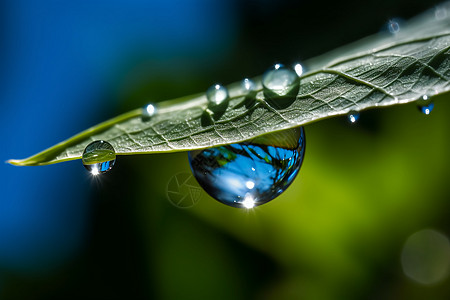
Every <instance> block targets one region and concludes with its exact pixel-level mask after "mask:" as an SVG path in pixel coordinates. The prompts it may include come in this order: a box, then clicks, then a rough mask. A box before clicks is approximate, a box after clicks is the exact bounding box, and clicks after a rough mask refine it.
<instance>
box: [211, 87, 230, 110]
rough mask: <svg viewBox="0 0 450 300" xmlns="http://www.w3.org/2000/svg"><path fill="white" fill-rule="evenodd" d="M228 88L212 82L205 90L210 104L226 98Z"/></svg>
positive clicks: (217, 103) (218, 103) (219, 102)
mask: <svg viewBox="0 0 450 300" xmlns="http://www.w3.org/2000/svg"><path fill="white" fill-rule="evenodd" d="M228 97H229V95H228V89H227V88H226V87H224V86H223V85H220V84H214V85H212V86H211V87H209V89H208V90H207V91H206V98H207V99H208V102H209V103H210V104H212V105H220V104H221V103H223V102H224V101H226V100H228Z"/></svg>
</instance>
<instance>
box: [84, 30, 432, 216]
mask: <svg viewBox="0 0 450 300" xmlns="http://www.w3.org/2000/svg"><path fill="white" fill-rule="evenodd" d="M389 26H391V27H395V28H397V27H396V26H397V25H395V24H391V23H389ZM396 30H397V29H396ZM303 72H304V69H303V66H302V65H301V64H299V63H297V64H295V65H294V66H293V68H289V67H285V66H284V65H282V64H275V65H274V66H272V67H271V68H270V69H269V70H267V71H266V72H265V73H264V74H263V77H262V80H261V83H262V87H263V91H264V93H265V95H266V97H269V96H270V97H272V98H276V97H280V98H282V97H285V96H286V94H287V93H288V92H289V91H291V90H292V88H294V90H296V91H298V85H299V77H300V76H301V75H302V73H303ZM256 89H257V85H256V83H255V82H254V81H253V80H251V79H249V78H245V79H243V80H242V82H241V92H242V93H243V95H249V94H250V93H253V92H255V91H256ZM266 93H267V94H266ZM295 94H296V93H295ZM206 98H207V100H208V107H210V108H211V109H212V110H213V109H214V108H215V107H219V106H221V105H223V104H224V103H225V104H226V103H227V101H228V100H229V98H230V96H229V92H228V89H227V88H226V87H225V86H223V85H221V84H214V85H212V86H211V87H210V88H209V89H208V90H207V91H206ZM275 100H276V99H275ZM418 102H419V103H418V108H419V110H420V111H421V112H422V113H424V114H426V115H428V114H430V112H431V111H432V110H433V107H434V104H433V102H431V101H430V99H429V96H428V95H424V96H423V97H422V98H421V99H420V100H419V101H418ZM206 110H207V112H208V113H211V114H213V113H214V112H213V111H211V110H210V109H209V108H207V109H206ZM157 112H158V109H157V106H156V105H155V104H153V103H149V104H147V105H146V106H144V108H143V109H142V120H143V121H148V120H150V119H151V118H152V117H153V116H154V115H155V114H157ZM359 118H360V113H359V112H357V111H350V112H349V113H348V114H347V119H348V121H349V122H350V123H356V122H357V121H358V120H359ZM284 132H285V134H286V132H288V135H289V137H291V139H292V138H293V140H295V141H296V143H295V144H293V145H289V146H286V145H282V146H281V145H277V144H275V145H274V144H269V145H267V144H264V143H263V144H261V143H258V142H257V141H255V142H253V141H250V142H243V143H237V144H229V145H224V146H220V147H214V148H208V149H203V150H194V151H189V152H188V159H189V164H190V167H191V170H192V173H193V175H194V177H195V178H196V180H197V182H198V183H199V185H200V186H201V187H202V188H203V189H204V190H205V191H206V192H207V193H208V194H209V195H210V196H211V197H212V198H214V199H216V200H217V201H219V202H221V203H223V204H226V205H229V206H232V207H237V208H246V209H250V208H253V207H255V206H258V205H261V204H264V203H267V202H269V201H271V200H273V199H274V198H276V197H278V196H279V195H280V194H281V193H283V192H284V191H285V190H286V189H287V188H288V186H289V185H290V184H291V183H292V182H293V181H294V179H295V177H296V176H297V174H298V173H299V170H300V167H301V165H302V162H303V158H304V154H305V131H304V129H303V127H298V128H293V129H288V130H286V131H284ZM284 137H285V135H284V136H283V138H284ZM275 140H276V139H275ZM115 161H116V153H115V151H114V148H113V146H112V145H111V144H110V143H108V142H107V141H102V140H97V141H94V142H92V143H90V144H89V145H87V146H86V148H85V150H84V152H83V155H82V162H83V165H84V166H85V168H86V169H87V170H88V171H89V172H90V173H91V174H92V175H94V176H96V175H99V174H102V173H106V172H108V171H110V170H111V169H112V167H113V166H114V163H115Z"/></svg>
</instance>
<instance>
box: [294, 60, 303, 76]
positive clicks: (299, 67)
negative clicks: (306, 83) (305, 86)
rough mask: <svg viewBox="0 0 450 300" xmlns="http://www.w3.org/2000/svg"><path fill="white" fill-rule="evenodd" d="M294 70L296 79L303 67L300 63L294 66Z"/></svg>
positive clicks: (300, 74) (301, 72)
mask: <svg viewBox="0 0 450 300" xmlns="http://www.w3.org/2000/svg"><path fill="white" fill-rule="evenodd" d="M294 70H295V73H297V76H298V77H300V76H302V74H303V72H304V69H303V66H302V65H301V64H300V63H296V64H294Z"/></svg>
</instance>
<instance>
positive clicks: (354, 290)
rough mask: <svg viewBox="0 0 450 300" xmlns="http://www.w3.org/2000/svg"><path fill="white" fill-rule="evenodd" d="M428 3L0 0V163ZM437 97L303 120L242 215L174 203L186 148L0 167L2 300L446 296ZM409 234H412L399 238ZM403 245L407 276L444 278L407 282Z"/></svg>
mask: <svg viewBox="0 0 450 300" xmlns="http://www.w3.org/2000/svg"><path fill="white" fill-rule="evenodd" d="M436 4H438V2H437V1H406V0H398V1H375V0H373V1H372V0H370V1H365V2H364V4H363V3H362V2H361V1H343V2H336V1H277V2H275V1H268V0H260V1H249V0H247V1H215V2H212V1H199V0H197V1H187V0H186V1H167V2H164V1H153V2H152V1H127V2H125V1H93V2H91V3H89V4H86V3H83V4H78V3H76V4H75V3H70V4H62V3H59V2H58V1H43V2H40V3H39V4H36V3H34V2H32V1H17V3H16V2H14V3H13V2H11V3H8V2H5V3H3V4H2V5H3V9H2V13H3V15H4V17H5V18H2V19H3V25H2V27H1V28H2V31H1V35H0V36H1V37H2V41H4V45H5V48H4V50H3V51H4V55H3V57H6V58H4V59H3V60H1V61H0V62H1V63H2V64H3V66H4V68H3V70H4V71H3V72H2V73H1V76H0V79H1V80H2V83H3V85H2V86H3V87H5V89H6V90H7V91H8V92H7V93H6V95H5V96H4V97H3V100H4V101H2V104H3V106H4V111H3V112H2V116H1V117H2V119H3V121H2V123H1V127H2V131H1V133H2V135H1V136H2V138H3V140H5V141H6V142H5V144H4V148H3V150H2V153H1V158H2V159H3V160H6V159H9V158H21V156H23V157H25V156H27V155H31V154H32V153H35V152H37V151H40V150H42V149H44V148H45V147H48V146H50V145H52V144H55V143H57V142H59V141H60V140H63V139H65V138H67V137H69V136H70V135H72V134H74V133H76V132H78V131H81V130H83V129H85V128H87V127H88V126H91V125H94V124H96V123H98V122H101V121H103V120H105V119H106V118H109V117H113V116H115V115H116V114H119V113H123V112H125V111H127V110H130V109H133V108H136V107H139V106H142V105H144V104H145V103H147V102H148V101H153V102H158V101H162V100H166V99H172V98H175V97H179V96H185V95H188V94H191V93H197V92H201V91H204V90H206V89H207V88H208V87H209V86H210V85H211V84H213V83H215V82H221V83H223V84H228V83H231V82H234V81H238V80H240V79H242V78H243V77H251V76H256V75H259V74H261V73H263V72H264V70H265V69H266V68H267V67H269V66H270V65H272V64H273V63H275V62H284V63H286V64H290V63H294V62H297V61H305V60H307V59H308V58H310V57H314V56H316V55H319V54H323V53H324V52H326V51H329V50H333V49H335V48H336V47H338V46H341V45H344V44H347V43H349V42H352V41H355V40H357V39H359V38H363V37H365V36H367V35H370V34H375V33H377V32H379V31H383V30H384V29H383V28H384V26H385V25H384V24H386V22H387V21H388V20H389V19H391V18H394V17H395V18H401V19H408V18H410V17H412V16H414V15H416V14H418V13H420V12H422V11H424V10H425V9H428V8H433V7H434V5H436ZM16 33H20V34H18V35H17V36H19V37H21V36H25V37H27V36H31V37H32V40H33V41H34V42H33V43H32V45H33V47H32V48H30V47H25V46H24V45H28V44H26V43H25V42H23V41H22V42H21V39H20V38H16V35H15V34H16ZM25 40H26V39H25ZM69 41H70V42H69ZM21 43H22V44H21ZM17 49H18V50H17ZM19 50H20V51H19ZM21 51H22V52H21ZM16 52H17V53H16ZM13 53H14V55H15V56H14V55H13ZM30 56H31V58H30ZM8 58H11V60H8ZM13 58H14V59H15V60H12V59H13ZM69 62H70V63H69ZM61 63H62V64H63V65H62V67H61V68H60V67H59V66H60V64H61ZM80 65H81V66H82V67H80ZM33 66H34V67H33ZM32 67H33V68H34V69H32ZM58 68H59V69H58ZM17 70H23V73H20V74H19V72H18V71H17ZM30 70H35V71H34V72H35V73H32V72H31V71H30ZM30 72H31V73H30ZM15 78H16V79H15ZM13 80H14V81H13ZM41 81H42V82H41ZM11 82H14V83H15V84H16V86H15V85H11V84H12V83H11ZM7 86H8V87H7ZM11 86H12V87H11ZM30 86H31V88H30ZM34 86H42V89H38V88H33V87H34ZM27 89H28V91H29V94H20V93H22V92H23V90H27ZM23 93H25V92H23ZM18 95H20V97H19V96H18ZM24 95H26V96H24ZM66 97H67V98H66ZM445 98H448V96H445V97H440V98H439V99H436V101H435V110H434V111H433V112H432V113H431V115H429V116H425V115H422V114H420V113H419V112H418V110H417V108H416V106H415V105H414V104H408V105H401V106H396V107H390V108H386V109H377V110H370V111H364V112H362V114H361V119H360V121H359V122H358V123H357V124H349V122H347V120H346V119H345V118H333V119H329V120H324V121H320V122H317V123H314V124H310V125H308V126H306V127H305V131H306V143H307V146H306V154H305V160H304V163H303V166H302V168H301V170H300V173H299V175H298V177H297V179H296V180H295V181H294V183H293V184H292V186H291V187H290V188H289V189H288V190H287V191H286V192H285V193H284V194H282V195H281V196H280V197H278V198H277V199H275V200H273V201H272V202H270V203H268V204H265V205H263V206H260V207H257V208H255V209H253V210H251V211H244V210H239V209H236V208H231V207H228V206H225V205H223V204H220V203H219V202H217V201H215V200H214V199H212V198H210V197H209V196H208V195H207V194H206V193H205V192H202V193H201V194H200V196H199V201H198V203H197V204H196V205H195V206H193V207H190V208H185V209H182V208H178V207H176V206H174V205H172V204H171V203H170V201H169V200H168V197H167V187H168V184H169V182H170V180H171V179H172V178H173V177H174V176H176V175H177V174H180V173H183V174H184V173H187V174H189V173H190V169H189V164H188V160H187V155H186V153H175V154H164V155H139V156H130V157H118V159H117V162H116V166H115V167H114V169H113V170H112V171H111V172H110V173H109V174H106V175H105V176H101V177H100V178H98V179H97V180H93V179H92V178H90V176H89V174H87V172H85V170H84V169H83V168H82V166H81V163H80V162H79V161H75V162H68V163H64V164H59V165H57V166H56V165H55V166H46V167H38V168H17V167H12V166H2V170H1V171H2V172H1V173H2V174H3V175H2V178H1V182H2V190H3V191H4V192H3V194H2V199H1V201H0V208H1V213H0V298H1V299H80V298H84V299H448V298H449V297H450V285H449V283H450V279H449V278H448V276H447V274H446V273H445V270H447V272H448V268H449V260H450V253H449V251H448V238H447V239H446V238H445V236H448V235H449V234H450V222H449V218H448V214H449V198H450V186H449V185H448V178H450V170H449V166H450V158H449V155H448V153H450V141H449V139H448V128H450V119H449V118H448V115H447V113H448V112H450V103H449V101H448V99H445ZM19 99H24V100H19ZM70 99H72V100H70ZM78 99H79V100H78ZM29 107H31V108H32V110H30V111H28V109H29ZM21 119H26V120H21ZM24 122H29V124H28V125H24V124H25V123H24ZM39 124H44V125H42V126H43V127H42V126H41V125H39ZM34 126H41V127H37V129H35V130H31V129H30V128H34ZM30 169H31V170H30ZM33 205H35V206H33ZM35 211H39V212H40V213H38V214H37V213H35ZM30 218H32V219H33V222H31V221H30ZM42 224H46V225H45V226H44V225H42ZM426 228H428V229H430V228H431V229H432V230H436V231H437V232H440V233H441V234H442V235H441V236H440V237H442V238H444V240H443V242H442V243H439V239H438V242H436V234H435V235H431V236H430V235H429V234H428V233H430V231H425V232H424V231H421V230H423V229H426ZM418 231H420V232H421V233H422V234H424V237H423V239H424V241H421V242H418V243H415V244H414V243H413V244H414V245H413V246H408V245H409V244H408V243H407V244H406V246H405V243H406V241H407V240H408V237H410V236H411V235H413V234H414V233H416V232H418ZM432 232H434V231H432ZM427 234H428V235H427ZM446 243H447V244H446ZM435 245H437V246H435ZM405 247H406V248H407V249H409V250H408V251H412V253H417V257H415V256H414V257H413V258H414V259H412V261H413V262H414V264H417V268H416V273H415V274H416V275H417V274H419V275H418V276H419V277H420V276H422V278H423V277H425V279H424V280H425V281H426V278H431V277H433V276H434V275H433V274H437V273H439V272H441V273H442V274H443V275H442V276H440V277H439V276H438V279H437V280H435V281H432V282H431V284H423V281H422V283H421V280H420V279H419V280H417V277H416V279H414V276H411V274H409V273H408V272H407V271H405V270H406V269H408V265H405V263H403V265H402V253H404V251H406V250H405ZM408 247H409V248H408ZM411 247H412V248H411ZM446 247H447V248H446ZM402 251H403V252H402ZM439 251H440V252H439ZM441 252H443V253H441ZM421 253H422V254H423V255H420V254H421ZM427 255H428V256H427ZM410 267H411V266H410ZM412 267H414V266H412ZM431 267H434V269H433V268H431ZM429 268H431V270H428V269H429ZM442 270H444V271H442ZM436 272H437V273H436ZM406 273H408V274H409V275H408V274H406ZM413 273H414V272H413ZM439 274H440V273H439ZM427 276H428V277H427ZM412 277H413V278H412Z"/></svg>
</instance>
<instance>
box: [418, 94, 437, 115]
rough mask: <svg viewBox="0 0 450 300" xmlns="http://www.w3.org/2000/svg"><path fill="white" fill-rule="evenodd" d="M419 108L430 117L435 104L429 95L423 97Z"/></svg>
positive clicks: (419, 101) (419, 102)
mask: <svg viewBox="0 0 450 300" xmlns="http://www.w3.org/2000/svg"><path fill="white" fill-rule="evenodd" d="M417 108H418V109H419V111H420V112H421V113H423V114H425V115H429V114H430V113H431V111H433V108H434V102H433V101H431V100H430V97H429V96H428V95H423V96H422V99H420V100H418V103H417Z"/></svg>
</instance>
